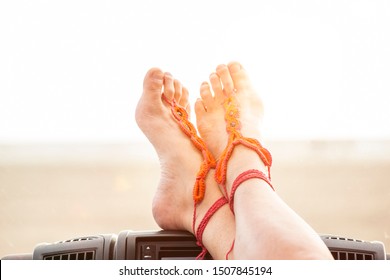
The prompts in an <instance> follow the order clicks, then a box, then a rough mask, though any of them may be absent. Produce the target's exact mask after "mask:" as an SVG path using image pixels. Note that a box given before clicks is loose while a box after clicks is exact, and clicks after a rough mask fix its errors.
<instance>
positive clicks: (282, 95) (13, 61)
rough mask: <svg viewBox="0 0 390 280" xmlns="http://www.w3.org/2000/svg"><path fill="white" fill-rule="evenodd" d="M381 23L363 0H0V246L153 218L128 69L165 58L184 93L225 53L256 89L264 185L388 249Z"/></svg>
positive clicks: (136, 78)
mask: <svg viewBox="0 0 390 280" xmlns="http://www.w3.org/2000/svg"><path fill="white" fill-rule="evenodd" d="M387 26H390V4H389V3H388V2H386V1H379V0H378V1H369V0H366V1H363V0H362V1H352V0H351V1H346V0H344V1H343V0H338V1H336V0H333V1H309V0H306V1H303V0H302V1H287V0H283V1H282V0H276V1H275V0H274V1H254V0H253V1H249V0H240V1H222V0H221V1H205V0H200V1H178V0H176V1H174V0H168V1H151V0H149V1H101V0H99V1H86V0H81V1H72V0H71V1H66V2H59V1H55V2H53V1H43V0H41V1H1V2H0V38H1V44H0V214H1V215H0V257H1V256H4V255H7V254H12V253H23V252H26V253H29V252H32V250H33V248H34V246H35V245H36V244H38V243H41V242H55V241H59V240H63V239H69V238H74V237H79V236H83V235H88V234H98V233H119V232H120V231H121V230H124V229H133V230H149V229H158V227H157V225H156V224H155V223H154V221H153V217H152V215H151V200H152V197H153V193H154V191H155V189H156V186H157V185H158V181H159V163H158V159H157V156H156V154H155V152H154V150H153V147H152V146H151V144H149V142H148V140H147V139H146V138H145V137H144V136H143V135H142V133H141V131H140V130H139V129H138V127H137V125H136V123H135V120H134V111H135V107H136V104H137V102H138V99H139V97H140V95H141V93H142V81H143V76H144V74H145V73H146V71H147V70H148V69H149V68H150V67H153V66H157V67H160V68H161V69H163V70H165V71H169V72H171V73H172V74H173V75H174V76H176V77H177V78H178V79H180V80H181V81H182V82H183V84H184V85H186V86H187V88H188V89H189V91H190V93H191V101H194V100H195V99H196V98H197V96H198V90H199V85H200V84H201V82H202V81H204V80H207V78H208V76H209V74H210V73H211V72H212V71H213V70H214V69H215V67H216V66H217V65H218V64H220V63H228V62H229V61H232V60H238V61H240V62H241V63H242V64H243V65H244V67H245V68H246V69H247V70H248V72H249V74H250V76H251V78H252V82H253V84H254V86H255V87H256V89H257V90H258V92H259V93H260V94H261V96H262V98H263V100H264V103H265V109H266V111H265V119H264V125H263V129H264V138H265V142H264V145H265V146H266V147H268V148H269V149H270V151H271V152H272V154H273V156H274V167H273V169H272V174H273V182H274V185H275V186H276V188H277V192H278V193H279V195H280V196H282V198H283V199H284V200H285V201H286V202H287V203H288V204H289V205H290V206H291V207H292V208H293V209H294V210H296V211H297V212H298V213H299V214H300V215H301V216H302V217H303V218H304V219H306V220H307V221H308V222H309V224H310V225H312V226H313V228H314V229H315V230H316V231H317V232H318V233H329V234H336V235H340V236H344V237H351V238H357V239H363V240H369V241H371V240H378V241H382V242H384V243H385V245H386V247H387V251H389V250H390V222H389V220H390V183H389V182H390V110H389V108H390V82H389V78H388V77H390V67H389V65H390V52H389V50H390V36H389V33H388V29H387V28H386V27H387ZM259 226H261V225H259Z"/></svg>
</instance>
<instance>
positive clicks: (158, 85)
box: [144, 68, 164, 94]
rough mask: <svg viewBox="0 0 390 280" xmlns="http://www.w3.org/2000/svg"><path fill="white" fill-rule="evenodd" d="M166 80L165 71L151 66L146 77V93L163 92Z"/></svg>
mask: <svg viewBox="0 0 390 280" xmlns="http://www.w3.org/2000/svg"><path fill="white" fill-rule="evenodd" d="M163 81H164V73H163V72H162V71H161V70H160V69H159V68H151V69H150V70H149V71H148V72H147V73H146V75H145V78H144V94H149V93H157V94H161V92H162V87H163Z"/></svg>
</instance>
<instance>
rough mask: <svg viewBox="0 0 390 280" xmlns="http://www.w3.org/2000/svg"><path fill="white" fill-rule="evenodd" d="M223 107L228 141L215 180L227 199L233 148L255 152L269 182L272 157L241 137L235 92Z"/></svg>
mask: <svg viewBox="0 0 390 280" xmlns="http://www.w3.org/2000/svg"><path fill="white" fill-rule="evenodd" d="M223 106H224V108H225V121H226V131H227V133H228V135H229V139H228V143H227V145H226V148H225V150H224V151H223V152H222V155H221V156H220V158H219V160H218V163H217V166H216V170H215V180H216V181H217V182H218V183H219V184H220V185H222V186H223V189H224V194H225V196H226V197H228V194H227V189H226V173H227V165H228V161H229V159H230V157H231V156H232V154H233V151H234V148H235V147H237V146H238V145H243V146H245V147H247V148H249V149H251V150H253V151H255V152H256V153H257V154H258V156H259V157H260V159H261V161H262V162H263V163H264V165H265V166H266V167H267V169H268V179H269V180H271V165H272V156H271V153H270V152H269V151H268V150H267V149H266V148H264V147H263V146H262V145H261V144H260V142H259V141H258V140H257V139H254V138H248V137H244V136H243V135H242V133H241V131H240V129H241V123H240V121H239V119H238V118H239V116H240V111H239V108H238V104H237V100H236V98H235V91H233V93H232V94H231V95H230V96H229V97H228V98H226V100H225V102H224V104H223Z"/></svg>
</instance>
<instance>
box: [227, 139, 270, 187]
mask: <svg viewBox="0 0 390 280" xmlns="http://www.w3.org/2000/svg"><path fill="white" fill-rule="evenodd" d="M250 169H257V170H259V171H261V172H263V173H264V174H265V175H266V176H268V175H269V174H268V168H267V167H266V166H265V164H264V163H263V162H262V160H261V159H260V158H259V156H258V154H257V153H256V152H254V151H253V150H251V149H249V148H247V147H245V146H236V147H235V149H234V151H233V154H232V156H231V158H230V160H229V164H228V168H227V175H226V189H227V192H228V194H230V191H231V188H232V185H233V182H234V180H236V178H237V177H238V176H239V175H240V174H242V173H243V172H245V171H247V170H250Z"/></svg>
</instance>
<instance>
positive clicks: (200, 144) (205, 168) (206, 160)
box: [162, 94, 228, 259]
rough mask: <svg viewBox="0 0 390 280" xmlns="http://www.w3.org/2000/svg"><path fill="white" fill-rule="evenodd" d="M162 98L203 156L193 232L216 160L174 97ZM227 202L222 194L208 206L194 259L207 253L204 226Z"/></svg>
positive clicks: (198, 235)
mask: <svg viewBox="0 0 390 280" xmlns="http://www.w3.org/2000/svg"><path fill="white" fill-rule="evenodd" d="M162 99H163V100H164V101H165V102H166V103H168V104H169V105H170V107H171V112H172V116H173V118H174V120H175V121H176V122H177V123H178V125H179V127H180V129H181V130H182V131H183V132H184V133H185V134H186V135H187V136H188V137H189V138H190V140H191V142H192V143H193V145H194V146H195V147H196V148H197V149H198V150H199V151H200V152H201V154H202V156H203V162H202V163H201V166H200V168H199V171H198V173H197V176H196V180H195V184H194V189H193V194H192V196H193V200H194V212H193V219H192V228H193V232H194V233H195V221H196V209H197V206H198V204H199V203H200V202H201V201H202V200H203V198H204V195H205V192H206V177H207V174H208V173H209V171H210V169H213V168H215V167H216V161H215V159H214V157H213V155H212V154H211V153H210V151H209V150H208V149H207V146H206V143H205V142H204V141H203V139H202V138H200V137H199V135H198V134H197V131H196V129H195V127H194V125H193V124H192V123H191V122H190V121H189V120H188V113H187V111H186V110H185V109H184V108H183V107H181V106H180V105H179V104H177V103H176V101H175V100H174V99H173V100H169V99H168V98H167V97H166V96H165V95H164V94H162ZM227 203H228V201H227V200H226V198H225V197H224V196H223V197H221V198H220V199H218V200H217V201H216V202H215V203H214V204H213V205H212V206H211V207H210V209H209V210H208V211H207V212H206V214H205V216H204V217H203V219H202V220H201V222H200V224H199V226H198V229H197V230H196V234H195V237H196V239H197V245H198V246H200V247H201V248H202V251H201V253H200V254H199V255H198V257H197V258H196V259H204V257H205V256H206V254H207V249H206V247H205V246H204V245H203V242H202V237H203V232H204V229H205V228H206V225H207V224H208V222H209V220H210V219H211V217H212V216H213V215H214V214H215V212H216V211H217V210H218V209H219V208H221V207H222V206H223V205H225V204H227Z"/></svg>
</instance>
